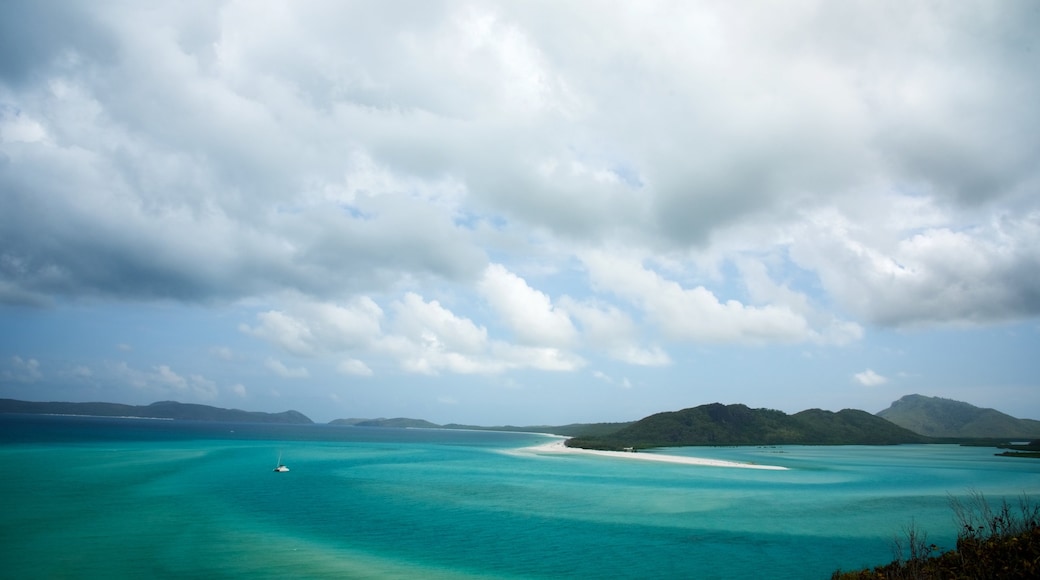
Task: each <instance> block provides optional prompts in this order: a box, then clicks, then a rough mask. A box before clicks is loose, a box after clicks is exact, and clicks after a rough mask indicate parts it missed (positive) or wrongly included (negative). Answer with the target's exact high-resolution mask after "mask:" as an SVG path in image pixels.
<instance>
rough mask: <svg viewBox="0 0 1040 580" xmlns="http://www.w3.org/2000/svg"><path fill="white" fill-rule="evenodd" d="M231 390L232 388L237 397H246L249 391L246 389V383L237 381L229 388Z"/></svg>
mask: <svg viewBox="0 0 1040 580" xmlns="http://www.w3.org/2000/svg"><path fill="white" fill-rule="evenodd" d="M229 390H230V391H231V392H232V393H233V394H234V395H235V396H236V397H242V398H245V397H246V396H247V395H248V391H247V390H246V386H245V385H243V384H242V383H235V384H233V385H231V387H230V388H229Z"/></svg>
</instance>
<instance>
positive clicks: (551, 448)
mask: <svg viewBox="0 0 1040 580" xmlns="http://www.w3.org/2000/svg"><path fill="white" fill-rule="evenodd" d="M522 451H524V452H528V453H535V454H539V455H541V454H550V453H551V454H562V453H571V454H581V455H600V456H602V457H617V458H619V459H634V460H638V461H658V462H662V463H681V464H684V465H700V466H707V467H739V468H742V469H772V470H782V471H786V470H787V468H786V467H780V466H779V465H760V464H758V463H739V462H736V461H722V460H720V459H704V458H701V457H684V456H681V455H665V454H661V453H628V452H624V451H597V450H594V449H578V448H575V447H567V446H566V445H564V444H563V440H559V441H553V442H551V443H545V444H542V445H535V446H534V447H525V448H524V449H522Z"/></svg>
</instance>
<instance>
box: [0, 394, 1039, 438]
mask: <svg viewBox="0 0 1040 580" xmlns="http://www.w3.org/2000/svg"><path fill="white" fill-rule="evenodd" d="M0 413H38V414H39V413H45V414H53V415H91V416H102V417H147V418H162V419H185V420H194V421H219V422H225V423H244V422H249V423H287V424H312V423H313V421H311V420H310V419H309V418H308V417H307V416H306V415H303V414H302V413H299V412H297V411H284V412H281V413H263V412H254V411H242V410H239V409H223V408H219V407H211V406H208V405H198V404H191V403H178V402H174V401H160V402H157V403H152V404H151V405H123V404H119V403H64V402H47V403H43V402H30V401H17V400H13V399H0ZM330 424H331V425H343V426H355V427H396V428H425V429H477V430H493V431H526V432H536V433H552V434H555V435H563V436H566V437H572V439H571V440H570V441H569V442H568V445H572V446H576V447H589V448H598V449H623V448H629V447H631V448H636V449H638V448H648V447H675V446H686V445H790V444H806V445H887V444H898V443H926V442H935V441H936V440H937V439H957V440H962V441H964V440H970V439H1003V440H1005V441H1010V440H1014V439H1024V440H1036V439H1040V421H1034V420H1031V419H1016V418H1014V417H1011V416H1010V415H1006V414H1004V413H1001V412H999V411H996V410H994V409H982V408H979V407H975V406H973V405H970V404H968V403H962V402H959V401H952V400H949V399H942V398H938V397H925V396H922V395H907V396H905V397H903V398H901V399H899V400H898V401H896V402H894V403H892V405H891V406H890V407H889V408H888V409H885V410H884V411H881V412H879V413H877V415H871V414H870V413H867V412H866V411H859V410H855V409H845V410H843V411H839V412H837V413H834V412H831V411H824V410H820V409H809V410H806V411H802V412H800V413H795V414H793V415H788V414H786V413H784V412H782V411H776V410H771V409H751V408H749V407H747V406H745V405H722V404H720V403H712V404H710V405H701V406H699V407H692V408H689V409H683V410H681V411H671V412H665V413H657V414H654V415H650V416H649V417H645V418H643V419H640V420H639V421H634V422H629V423H573V424H569V425H535V426H520V427H517V426H512V425H507V426H497V427H484V426H477V425H460V424H456V423H452V424H448V425H438V424H436V423H431V422H429V421H425V420H423V419H408V418H403V417H398V418H393V419H385V418H381V419H337V420H335V421H331V422H330Z"/></svg>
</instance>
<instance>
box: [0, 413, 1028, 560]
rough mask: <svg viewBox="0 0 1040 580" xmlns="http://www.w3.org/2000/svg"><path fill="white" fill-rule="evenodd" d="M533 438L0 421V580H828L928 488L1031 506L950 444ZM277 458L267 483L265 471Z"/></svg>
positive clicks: (925, 505)
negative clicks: (660, 448) (645, 454)
mask: <svg viewBox="0 0 1040 580" xmlns="http://www.w3.org/2000/svg"><path fill="white" fill-rule="evenodd" d="M546 441H547V438H546V437H545V436H541V435H532V434H515V433H489V432H465V431H427V430H397V429H371V428H370V429H366V428H349V427H330V426H307V427H292V426H258V425H214V424H201V423H180V422H177V423H175V422H169V421H147V420H131V419H123V420H116V419H90V418H75V417H29V416H18V415H7V416H3V415H0V460H2V462H3V463H2V464H3V465H4V466H5V475H4V477H3V478H0V497H2V498H3V501H4V504H5V509H4V518H3V520H2V523H0V552H2V556H3V561H4V566H5V575H6V576H7V577H12V578H14V577H76V578H101V577H206V578H221V577H226V578H239V577H244V576H249V577H253V578H256V577H259V578H265V577H271V578H276V577H297V578H326V577H335V578H664V577H670V578H760V577H763V576H768V577H771V578H828V577H829V575H830V573H831V572H832V571H833V570H835V569H837V568H839V567H841V568H845V569H850V568H857V567H862V566H867V565H875V564H881V563H885V562H888V561H889V560H891V559H892V557H893V553H892V547H891V546H892V541H893V538H894V537H896V536H897V535H899V534H900V533H901V530H902V529H903V528H905V527H906V526H907V525H909V524H910V523H911V522H913V523H914V525H915V526H917V527H918V528H921V529H924V530H926V531H927V532H928V534H929V541H930V542H934V543H937V544H939V545H940V546H946V547H952V545H953V540H954V537H955V532H956V530H955V522H954V518H953V514H952V511H951V510H950V508H949V503H948V502H949V496H950V495H954V496H967V495H968V494H969V493H970V492H972V491H973V490H974V491H981V492H983V493H985V494H986V496H987V497H989V498H991V499H1000V498H1004V497H1006V498H1008V499H1010V500H1012V501H1017V500H1018V498H1019V497H1020V496H1021V495H1022V494H1029V495H1031V496H1033V497H1034V498H1036V497H1038V496H1040V461H1037V460H1028V459H1011V458H1002V457H995V456H994V455H993V453H994V451H995V450H993V449H988V448H967V447H957V446H945V445H944V446H898V447H781V448H749V447H745V448H683V449H673V450H669V451H668V453H672V454H686V455H693V456H699V457H711V458H717V459H729V460H736V461H743V462H756V463H763V464H772V465H781V466H785V467H789V468H790V469H789V470H787V471H765V470H750V469H735V468H718V467H698V466H689V465H676V464H665V463H657V462H640V461H635V460H625V459H616V458H605V457H594V456H576V455H550V454H543V455H539V454H534V453H529V452H524V451H518V450H520V449H522V448H524V447H528V446H532V445H538V444H541V443H545V442H546ZM279 454H280V455H281V457H282V459H283V461H284V462H285V463H286V464H288V466H289V467H290V469H291V471H290V472H289V473H283V474H278V473H273V472H272V468H273V467H274V465H275V463H276V462H277V460H278V456H279Z"/></svg>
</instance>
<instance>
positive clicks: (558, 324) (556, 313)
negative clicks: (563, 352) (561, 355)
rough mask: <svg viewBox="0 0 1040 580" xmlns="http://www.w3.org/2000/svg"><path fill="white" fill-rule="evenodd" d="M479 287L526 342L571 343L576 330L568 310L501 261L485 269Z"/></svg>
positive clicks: (482, 293) (510, 327) (541, 343)
mask: <svg viewBox="0 0 1040 580" xmlns="http://www.w3.org/2000/svg"><path fill="white" fill-rule="evenodd" d="M478 289H479V291H480V293H481V295H482V296H483V297H484V300H487V301H488V303H489V304H491V306H492V307H493V308H494V309H495V312H496V313H497V314H498V316H499V317H500V318H501V319H502V320H503V321H504V322H505V323H506V325H507V326H508V327H509V329H510V330H512V332H513V333H514V334H515V335H516V337H517V339H518V340H519V341H520V342H521V343H523V344H527V345H543V346H568V345H571V344H573V343H574V341H575V339H576V334H577V333H576V331H575V329H574V326H573V324H571V320H570V317H569V316H568V315H567V312H566V311H564V310H563V309H561V308H559V307H554V306H553V304H552V300H551V299H550V298H549V297H548V296H547V295H545V294H544V293H542V292H539V291H538V290H535V289H534V288H531V287H530V286H529V285H528V284H527V282H526V281H524V279H523V278H520V277H519V276H517V275H516V274H514V273H512V272H510V271H509V270H507V269H506V268H505V267H504V266H502V265H501V264H491V265H489V266H488V267H487V269H486V270H485V271H484V277H483V278H482V279H481V280H480V283H479V285H478Z"/></svg>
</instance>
